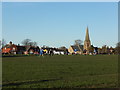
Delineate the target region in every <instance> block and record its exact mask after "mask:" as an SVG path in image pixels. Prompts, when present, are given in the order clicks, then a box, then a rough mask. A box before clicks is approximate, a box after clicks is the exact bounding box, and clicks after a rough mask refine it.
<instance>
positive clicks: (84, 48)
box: [68, 27, 91, 54]
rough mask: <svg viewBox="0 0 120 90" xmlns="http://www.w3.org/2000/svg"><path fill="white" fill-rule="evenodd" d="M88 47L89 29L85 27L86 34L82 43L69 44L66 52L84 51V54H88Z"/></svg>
mask: <svg viewBox="0 0 120 90" xmlns="http://www.w3.org/2000/svg"><path fill="white" fill-rule="evenodd" d="M89 47H91V41H90V37H89V31H88V27H87V29H86V36H85V40H84V45H79V46H78V45H71V46H70V47H69V48H68V52H69V53H70V54H73V53H77V54H83V53H86V54H88V53H89ZM84 51H85V52H84Z"/></svg>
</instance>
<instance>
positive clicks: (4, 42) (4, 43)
mask: <svg viewBox="0 0 120 90" xmlns="http://www.w3.org/2000/svg"><path fill="white" fill-rule="evenodd" d="M0 43H1V45H2V47H4V46H5V45H6V41H5V39H4V38H3V39H2V41H0ZM1 45H0V46H1Z"/></svg>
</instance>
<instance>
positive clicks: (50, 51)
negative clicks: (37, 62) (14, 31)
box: [39, 49, 53, 56]
mask: <svg viewBox="0 0 120 90" xmlns="http://www.w3.org/2000/svg"><path fill="white" fill-rule="evenodd" d="M39 54H40V56H43V55H44V54H49V55H50V56H52V55H53V51H52V50H51V49H50V50H49V51H47V50H43V49H40V53H39Z"/></svg>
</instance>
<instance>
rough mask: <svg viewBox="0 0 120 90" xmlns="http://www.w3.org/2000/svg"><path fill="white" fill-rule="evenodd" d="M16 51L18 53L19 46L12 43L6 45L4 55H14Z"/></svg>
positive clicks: (3, 49) (3, 50)
mask: <svg viewBox="0 0 120 90" xmlns="http://www.w3.org/2000/svg"><path fill="white" fill-rule="evenodd" d="M16 51H17V45H15V44H12V42H11V41H10V43H9V44H7V45H5V46H4V47H3V48H2V53H8V54H10V53H14V54H16Z"/></svg>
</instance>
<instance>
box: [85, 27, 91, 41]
mask: <svg viewBox="0 0 120 90" xmlns="http://www.w3.org/2000/svg"><path fill="white" fill-rule="evenodd" d="M85 41H90V38H89V32H88V26H87V29H86V37H85Z"/></svg>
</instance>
